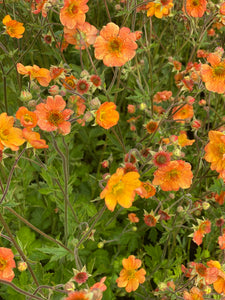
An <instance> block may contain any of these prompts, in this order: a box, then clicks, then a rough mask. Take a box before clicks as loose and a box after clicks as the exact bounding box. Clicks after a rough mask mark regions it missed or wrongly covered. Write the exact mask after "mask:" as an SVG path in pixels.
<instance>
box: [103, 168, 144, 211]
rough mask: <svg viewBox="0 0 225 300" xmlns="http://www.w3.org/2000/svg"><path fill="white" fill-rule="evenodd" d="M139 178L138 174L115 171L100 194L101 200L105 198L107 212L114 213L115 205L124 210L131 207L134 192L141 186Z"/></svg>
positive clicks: (119, 169) (121, 170) (120, 169)
mask: <svg viewBox="0 0 225 300" xmlns="http://www.w3.org/2000/svg"><path fill="white" fill-rule="evenodd" d="M139 177H140V175H139V174H138V172H128V173H126V174H124V170H123V169H122V168H118V169H117V170H116V173H114V174H113V175H112V176H111V177H110V179H109V181H108V182H107V185H106V187H105V188H104V190H103V191H102V192H101V194H100V197H101V199H103V198H105V204H106V206H107V208H108V209H109V210H111V211H114V209H115V207H116V204H117V203H119V204H120V205H121V206H122V207H125V208H129V207H131V206H132V202H133V201H134V196H135V190H136V189H137V188H138V187H139V186H140V185H141V182H140V181H139V179H138V178H139Z"/></svg>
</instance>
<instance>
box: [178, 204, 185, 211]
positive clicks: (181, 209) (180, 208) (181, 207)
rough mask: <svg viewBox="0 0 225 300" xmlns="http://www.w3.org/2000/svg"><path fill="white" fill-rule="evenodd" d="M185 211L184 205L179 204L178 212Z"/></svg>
mask: <svg viewBox="0 0 225 300" xmlns="http://www.w3.org/2000/svg"><path fill="white" fill-rule="evenodd" d="M183 211H184V208H183V206H181V205H179V206H178V207H177V212H178V213H181V212H183Z"/></svg>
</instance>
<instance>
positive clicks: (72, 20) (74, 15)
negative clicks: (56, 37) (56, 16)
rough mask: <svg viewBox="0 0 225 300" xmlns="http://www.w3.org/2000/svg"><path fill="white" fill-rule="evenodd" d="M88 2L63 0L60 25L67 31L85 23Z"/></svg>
mask: <svg viewBox="0 0 225 300" xmlns="http://www.w3.org/2000/svg"><path fill="white" fill-rule="evenodd" d="M87 2H88V0H65V1H64V6H63V8H62V9H61V10H60V21H61V23H62V25H64V26H66V27H67V28H69V29H72V28H75V27H76V26H78V25H82V24H84V22H85V18H86V16H85V14H86V13H87V12H88V10H89V7H88V6H87V5H86V3H87Z"/></svg>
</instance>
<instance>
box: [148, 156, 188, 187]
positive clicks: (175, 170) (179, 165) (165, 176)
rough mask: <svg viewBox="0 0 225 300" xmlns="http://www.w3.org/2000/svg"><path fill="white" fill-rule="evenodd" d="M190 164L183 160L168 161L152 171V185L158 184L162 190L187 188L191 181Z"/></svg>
mask: <svg viewBox="0 0 225 300" xmlns="http://www.w3.org/2000/svg"><path fill="white" fill-rule="evenodd" d="M192 178H193V174H192V172H191V165H190V164H189V163H187V162H185V161H183V160H176V161H170V162H169V163H168V164H167V165H166V166H164V167H161V168H159V169H158V170H156V171H155V173H154V180H153V182H152V183H153V184H154V185H160V187H161V189H162V190H163V191H178V190H179V188H182V189H188V188H189V187H190V186H191V183H192Z"/></svg>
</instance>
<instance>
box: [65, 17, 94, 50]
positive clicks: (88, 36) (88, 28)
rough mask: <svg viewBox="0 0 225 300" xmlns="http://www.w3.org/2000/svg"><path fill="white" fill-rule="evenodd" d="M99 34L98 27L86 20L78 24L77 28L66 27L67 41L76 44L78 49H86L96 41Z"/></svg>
mask: <svg viewBox="0 0 225 300" xmlns="http://www.w3.org/2000/svg"><path fill="white" fill-rule="evenodd" d="M97 34H98V29H97V28H96V27H95V26H93V25H91V24H89V23H88V22H85V23H84V24H82V25H78V26H77V27H76V29H69V28H67V27H64V38H65V40H66V41H67V43H69V44H72V45H75V48H76V49H78V50H79V49H81V50H84V49H85V48H86V47H89V46H90V45H93V44H94V43H95V40H96V37H97Z"/></svg>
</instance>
